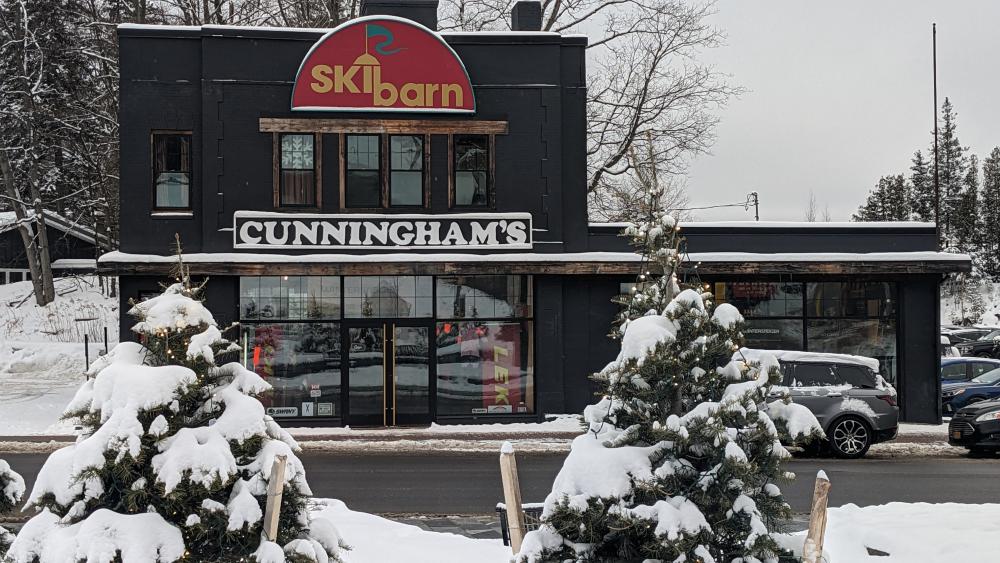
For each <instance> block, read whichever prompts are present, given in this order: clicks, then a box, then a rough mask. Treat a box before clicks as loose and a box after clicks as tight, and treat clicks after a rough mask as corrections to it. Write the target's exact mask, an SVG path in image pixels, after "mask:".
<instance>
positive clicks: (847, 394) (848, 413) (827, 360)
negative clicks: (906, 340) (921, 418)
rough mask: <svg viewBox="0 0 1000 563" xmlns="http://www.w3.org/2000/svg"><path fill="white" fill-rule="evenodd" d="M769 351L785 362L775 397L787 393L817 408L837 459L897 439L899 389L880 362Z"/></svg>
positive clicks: (815, 413) (861, 453)
mask: <svg viewBox="0 0 1000 563" xmlns="http://www.w3.org/2000/svg"><path fill="white" fill-rule="evenodd" d="M767 352H770V353H771V354H774V356H775V357H776V358H777V359H778V362H779V363H780V364H781V373H782V386H776V387H772V388H771V393H772V395H773V396H774V397H779V396H781V395H783V394H784V393H788V394H789V395H791V397H792V400H793V401H794V402H796V403H798V404H800V405H804V406H805V407H806V408H808V409H809V410H810V411H812V413H813V414H814V415H816V419H817V420H819V424H820V426H822V427H823V431H824V432H825V433H826V437H827V440H828V442H829V448H830V450H831V451H832V452H833V454H834V455H836V456H837V457H843V458H858V457H861V456H863V455H865V453H866V452H867V451H868V448H870V447H871V445H872V444H876V443H878V442H884V441H887V440H892V439H893V438H895V437H896V433H897V432H898V429H899V428H898V427H899V407H898V406H897V404H896V390H895V389H893V387H892V385H889V384H888V383H886V381H885V379H883V378H882V376H881V375H879V373H878V369H879V363H878V360H875V359H873V358H866V357H862V356H851V355H847V354H823V353H816V352H793V351H784V350H767Z"/></svg>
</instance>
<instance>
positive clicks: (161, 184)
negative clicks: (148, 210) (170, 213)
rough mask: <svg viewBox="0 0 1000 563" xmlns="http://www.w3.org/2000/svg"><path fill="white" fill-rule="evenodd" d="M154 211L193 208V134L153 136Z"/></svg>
mask: <svg viewBox="0 0 1000 563" xmlns="http://www.w3.org/2000/svg"><path fill="white" fill-rule="evenodd" d="M153 186H154V189H155V194H154V197H155V204H154V209H157V210H171V209H173V210H178V209H180V210H188V209H191V133H153Z"/></svg>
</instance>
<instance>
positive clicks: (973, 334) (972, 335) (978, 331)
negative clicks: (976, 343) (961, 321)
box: [941, 328, 994, 345]
mask: <svg viewBox="0 0 1000 563" xmlns="http://www.w3.org/2000/svg"><path fill="white" fill-rule="evenodd" d="M993 330H994V329H992V328H956V329H951V330H947V331H942V332H941V334H942V335H943V336H945V337H947V338H948V341H949V342H950V343H951V344H952V345H954V344H958V343H959V342H970V341H972V340H979V339H980V338H982V337H984V336H986V335H987V334H989V333H991V332H993Z"/></svg>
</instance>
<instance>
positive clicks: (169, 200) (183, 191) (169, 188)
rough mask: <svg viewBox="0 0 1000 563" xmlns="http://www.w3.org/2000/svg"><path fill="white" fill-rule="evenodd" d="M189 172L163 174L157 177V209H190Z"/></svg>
mask: <svg viewBox="0 0 1000 563" xmlns="http://www.w3.org/2000/svg"><path fill="white" fill-rule="evenodd" d="M188 176H189V174H188V173H187V172H161V173H160V174H157V176H156V206H157V207H189V199H188V187H189V183H190V179H189V177H188Z"/></svg>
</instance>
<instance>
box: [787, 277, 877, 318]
mask: <svg viewBox="0 0 1000 563" xmlns="http://www.w3.org/2000/svg"><path fill="white" fill-rule="evenodd" d="M806 292H807V300H806V315H807V316H810V317H860V318H871V317H889V316H892V315H893V314H895V311H896V309H895V307H896V284H895V283H892V282H865V281H849V282H823V283H808V284H806Z"/></svg>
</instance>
